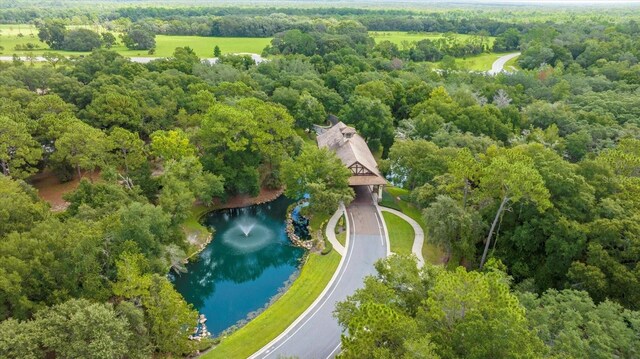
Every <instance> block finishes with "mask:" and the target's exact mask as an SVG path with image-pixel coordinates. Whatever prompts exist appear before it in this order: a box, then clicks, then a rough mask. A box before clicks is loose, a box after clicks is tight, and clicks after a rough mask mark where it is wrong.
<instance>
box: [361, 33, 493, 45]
mask: <svg viewBox="0 0 640 359" xmlns="http://www.w3.org/2000/svg"><path fill="white" fill-rule="evenodd" d="M369 35H371V37H373V38H374V40H376V42H377V41H384V40H389V41H391V42H393V43H394V44H397V45H400V46H402V42H403V41H407V42H408V43H412V42H417V41H420V40H424V39H429V40H438V39H442V38H443V37H445V35H447V36H453V37H455V38H456V39H460V40H463V41H464V40H469V39H471V38H474V37H476V35H467V34H453V33H451V34H445V33H440V32H421V33H413V32H412V33H409V32H406V31H369ZM495 39H496V38H495V37H492V36H487V37H486V41H487V43H488V45H489V46H493V42H494V41H495Z"/></svg>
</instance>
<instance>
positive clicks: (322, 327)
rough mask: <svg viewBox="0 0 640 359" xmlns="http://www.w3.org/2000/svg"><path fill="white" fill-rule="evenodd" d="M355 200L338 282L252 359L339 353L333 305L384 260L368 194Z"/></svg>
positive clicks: (319, 358) (308, 358) (316, 358)
mask: <svg viewBox="0 0 640 359" xmlns="http://www.w3.org/2000/svg"><path fill="white" fill-rule="evenodd" d="M357 192H359V193H357V197H356V200H355V201H354V202H353V203H351V204H350V205H349V206H348V207H347V217H348V220H349V226H350V231H351V233H350V239H349V241H350V242H349V248H347V253H346V257H345V258H344V265H343V266H342V268H340V272H339V274H338V277H337V279H336V280H335V282H333V283H332V284H331V286H330V289H329V290H328V291H327V292H326V294H325V295H324V297H323V298H322V299H321V301H320V302H319V303H318V305H317V306H316V307H314V308H313V309H312V310H311V311H310V312H308V313H307V314H306V315H304V314H303V315H304V317H303V318H302V320H301V321H299V322H298V323H297V324H296V325H295V326H294V327H293V328H289V329H288V331H287V332H285V333H286V334H285V335H283V336H281V337H280V338H278V339H277V340H276V342H275V343H273V342H272V343H269V344H267V346H265V347H264V348H262V349H261V350H260V351H258V352H257V353H256V354H254V355H253V356H252V358H273V359H275V358H279V357H291V356H294V357H298V358H300V359H325V358H333V357H335V356H336V355H337V354H338V353H340V334H341V329H340V326H339V325H338V322H337V320H336V319H335V318H334V317H333V310H334V308H335V304H336V303H337V302H339V301H343V300H344V299H346V298H347V296H348V295H351V294H353V292H354V291H355V290H356V289H357V288H360V287H362V284H363V283H362V281H363V279H364V277H365V276H367V275H369V274H374V273H375V269H374V267H373V264H374V263H375V262H376V261H377V260H378V259H380V258H383V257H384V256H386V239H385V238H384V230H383V229H382V219H381V218H379V216H378V212H377V211H376V208H375V206H374V205H373V203H372V201H371V194H370V192H369V191H363V190H360V191H357Z"/></svg>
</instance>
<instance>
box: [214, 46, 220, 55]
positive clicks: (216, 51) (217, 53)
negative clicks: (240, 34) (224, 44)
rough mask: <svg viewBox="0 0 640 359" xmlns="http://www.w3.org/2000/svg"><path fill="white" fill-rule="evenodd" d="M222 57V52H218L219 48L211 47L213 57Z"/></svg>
mask: <svg viewBox="0 0 640 359" xmlns="http://www.w3.org/2000/svg"><path fill="white" fill-rule="evenodd" d="M220 56H222V51H220V46H218V45H216V46H214V47H213V57H220Z"/></svg>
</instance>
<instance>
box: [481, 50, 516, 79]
mask: <svg viewBox="0 0 640 359" xmlns="http://www.w3.org/2000/svg"><path fill="white" fill-rule="evenodd" d="M518 56H520V53H519V52H514V53H511V54H507V55H504V56H501V57H499V58H498V59H497V60H496V61H494V63H493V65H491V70H489V71H487V73H488V74H489V75H497V74H499V73H501V72H503V71H504V65H506V63H507V62H509V60H511V59H513V58H516V57H518Z"/></svg>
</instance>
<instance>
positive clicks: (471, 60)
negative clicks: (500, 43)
mask: <svg viewBox="0 0 640 359" xmlns="http://www.w3.org/2000/svg"><path fill="white" fill-rule="evenodd" d="M502 55H504V53H491V54H480V55H476V56H469V57H467V58H464V59H456V64H457V65H458V67H460V68H461V69H465V70H471V71H489V70H491V65H493V63H494V62H495V61H496V60H497V59H498V58H499V57H500V56H502Z"/></svg>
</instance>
